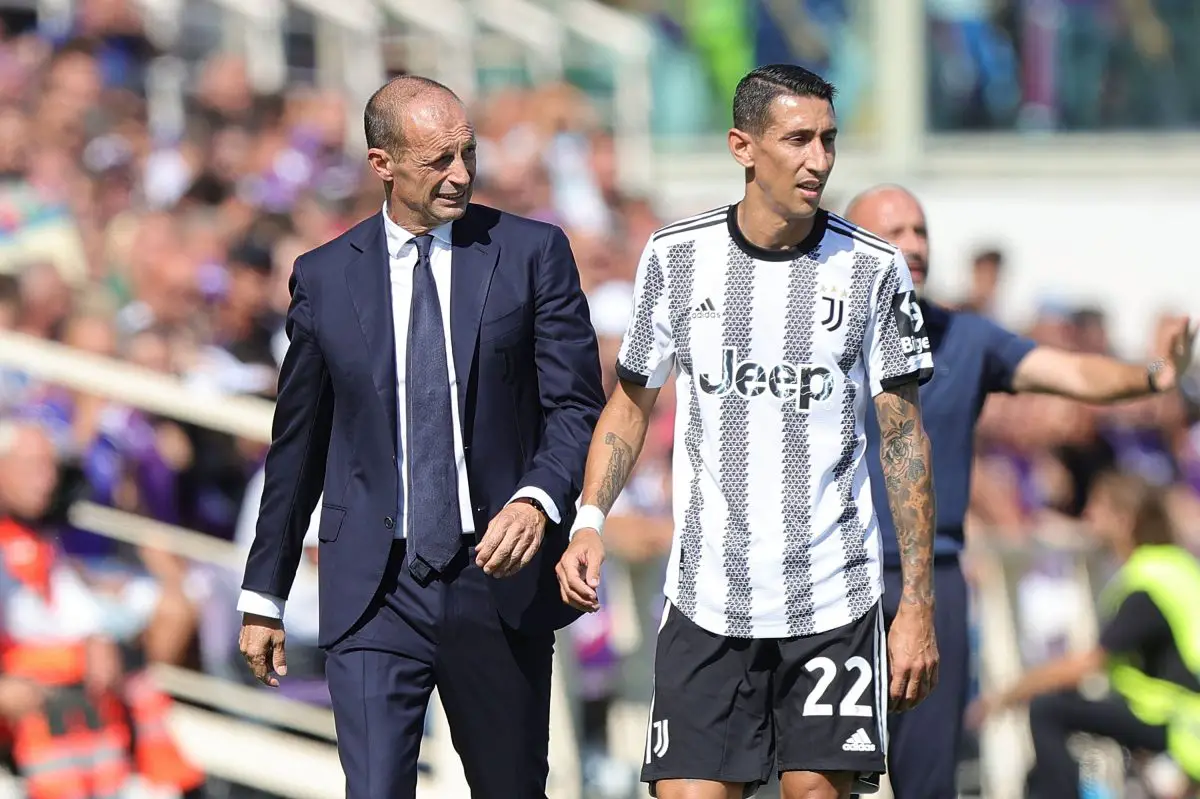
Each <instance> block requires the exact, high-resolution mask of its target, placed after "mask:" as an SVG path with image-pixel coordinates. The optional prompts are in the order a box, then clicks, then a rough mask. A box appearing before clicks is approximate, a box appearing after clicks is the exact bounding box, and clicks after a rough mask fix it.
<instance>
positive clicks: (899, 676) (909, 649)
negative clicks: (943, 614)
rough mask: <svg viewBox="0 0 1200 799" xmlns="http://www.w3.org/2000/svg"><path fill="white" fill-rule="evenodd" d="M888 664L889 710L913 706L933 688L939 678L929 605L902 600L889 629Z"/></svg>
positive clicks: (911, 707) (906, 708)
mask: <svg viewBox="0 0 1200 799" xmlns="http://www.w3.org/2000/svg"><path fill="white" fill-rule="evenodd" d="M888 667H889V669H888V670H889V671H890V672H891V684H890V686H889V689H888V698H889V700H890V701H889V703H888V706H889V709H890V710H892V711H894V712H897V713H902V712H904V711H905V710H912V709H913V708H914V707H916V706H917V705H919V704H921V702H922V701H923V700H924V699H925V697H927V696H929V694H930V692H931V691H933V688H934V686H935V685H937V681H938V648H937V634H936V633H935V632H934V629H933V607H932V605H910V604H905V603H904V601H903V600H901V603H900V609H899V610H898V611H897V612H896V618H895V619H893V620H892V628H891V630H890V631H889V632H888Z"/></svg>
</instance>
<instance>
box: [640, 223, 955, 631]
mask: <svg viewBox="0 0 1200 799" xmlns="http://www.w3.org/2000/svg"><path fill="white" fill-rule="evenodd" d="M929 350H930V348H929V339H928V335H927V333H926V331H925V326H924V319H923V318H922V315H921V310H920V308H919V307H918V305H917V302H916V298H915V296H914V294H913V287H912V278H911V276H910V275H909V271H908V265H907V264H906V263H905V261H904V257H903V256H902V255H901V254H900V253H899V251H897V250H896V248H895V247H892V246H891V245H890V244H887V243H886V242H884V241H883V240H882V239H879V238H877V237H876V236H873V235H871V234H870V233H867V232H866V231H863V230H861V229H860V228H858V227H856V226H855V225H852V224H850V223H849V222H847V221H845V220H843V219H841V218H840V217H837V216H835V215H833V214H829V213H826V212H824V211H822V212H819V213H818V215H817V217H816V220H815V225H814V227H813V231H812V233H811V234H810V235H809V236H808V238H807V239H806V240H805V241H804V242H803V243H802V244H801V246H800V247H798V248H796V249H793V250H789V251H786V252H783V251H770V250H764V249H761V248H759V247H756V246H754V245H753V244H751V243H750V242H749V241H747V240H746V239H745V237H744V236H743V235H742V234H741V232H740V231H739V229H738V225H737V206H728V207H723V208H719V209H716V210H713V211H710V212H708V213H705V214H700V215H698V216H694V217H691V218H689V219H685V220H682V221H680V222H676V223H674V224H672V225H667V226H666V227H664V228H662V229H661V230H659V231H658V232H657V233H655V234H654V235H653V236H652V237H651V239H650V241H649V242H648V243H647V245H646V248H645V251H644V252H643V254H642V258H641V262H640V264H639V266H638V274H637V280H636V284H635V297H634V306H633V313H632V314H631V317H630V321H629V326H628V329H627V330H626V333H625V337H624V340H623V341H622V344H621V350H620V354H619V356H618V363H617V370H618V372H619V374H620V376H621V377H622V378H623V379H625V380H627V381H631V382H634V383H637V384H640V385H644V386H649V387H658V386H662V385H663V384H664V383H665V382H666V381H667V380H668V379H669V378H670V377H671V376H672V375H673V374H676V375H677V382H676V388H677V402H678V407H677V413H676V418H675V450H674V463H673V472H674V474H673V492H674V496H673V499H674V519H675V538H674V543H673V545H672V550H671V558H670V562H669V565H668V567H667V579H666V587H665V591H666V596H667V598H668V599H670V600H671V602H672V603H673V604H674V605H675V606H676V607H678V608H679V610H680V611H681V612H683V613H684V614H685V615H686V616H687V617H688V618H689V619H691V620H692V621H693V622H695V623H696V624H698V625H700V626H701V627H703V628H705V629H707V630H709V631H711V632H714V633H717V634H720V635H727V636H734V637H742V638H782V637H790V636H796V635H807V634H811V633H816V632H823V631H825V630H830V629H833V628H835V627H839V626H841V625H844V624H848V623H849V622H851V621H853V620H855V619H857V618H859V617H860V616H862V615H863V614H864V613H865V612H866V611H867V610H868V609H870V607H871V606H872V605H873V604H874V603H875V602H876V600H878V598H879V596H880V594H881V591H882V582H881V576H880V545H879V526H878V523H877V522H876V518H875V511H874V507H873V505H872V501H871V491H870V488H869V484H868V479H869V478H868V476H867V467H866V464H865V463H864V462H863V452H864V450H865V447H866V437H865V431H864V429H863V424H864V418H865V415H866V403H868V402H870V401H871V397H873V396H875V395H876V394H878V393H879V392H881V391H883V390H885V389H887V388H889V387H891V386H895V385H899V384H901V383H903V382H905V381H910V380H914V379H918V380H920V381H922V382H924V381H925V380H928V379H929V377H930V376H931V375H932V373H933V359H932V356H931V355H930V351H929Z"/></svg>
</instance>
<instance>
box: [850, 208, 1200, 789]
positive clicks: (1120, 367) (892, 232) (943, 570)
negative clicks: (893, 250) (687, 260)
mask: <svg viewBox="0 0 1200 799" xmlns="http://www.w3.org/2000/svg"><path fill="white" fill-rule="evenodd" d="M846 216H847V218H848V219H850V220H852V221H853V222H854V223H855V224H858V225H861V226H862V227H863V228H865V229H867V230H870V231H871V232H872V233H874V234H876V235H879V236H882V237H883V238H885V239H887V240H888V241H890V242H892V243H893V244H895V245H896V246H897V247H899V248H900V249H901V251H902V252H903V253H904V259H905V261H906V262H907V263H908V264H909V266H910V269H911V270H912V277H913V283H914V284H915V286H916V290H917V293H918V294H920V293H921V292H922V290H923V289H924V285H925V280H926V278H927V277H928V274H929V235H928V233H929V231H928V226H927V225H926V221H925V212H924V210H923V209H922V208H921V204H920V203H919V202H918V201H917V199H916V198H915V197H914V196H913V195H912V194H911V193H910V192H908V191H907V190H906V189H904V188H901V187H899V186H876V187H874V188H872V189H869V190H867V191H865V192H863V193H862V194H860V195H859V196H858V197H856V198H855V199H854V200H853V201H852V202H851V203H850V206H849V207H848V208H847V210H846ZM919 307H920V309H921V310H920V312H921V316H922V318H923V319H924V321H925V335H926V336H928V340H929V342H930V343H931V345H932V348H933V354H934V358H935V359H936V360H937V376H936V377H935V378H934V379H933V380H931V381H930V382H929V383H928V384H927V385H925V386H923V387H922V388H921V392H920V393H921V405H922V406H923V408H924V414H925V419H926V421H927V422H928V424H929V438H930V439H931V441H932V445H933V466H934V471H935V472H936V473H937V475H938V481H937V538H936V540H935V542H934V569H933V572H934V583H935V585H936V588H937V595H938V599H939V601H938V603H937V614H936V624H937V638H938V645H939V650H940V653H941V668H940V670H939V676H940V680H939V683H938V689H937V691H935V692H934V693H933V695H932V696H931V697H930V699H929V701H927V702H924V703H922V705H921V706H920V707H919V708H917V709H915V710H913V711H912V712H909V713H904V714H901V715H897V716H894V717H892V718H891V719H890V728H891V730H890V731H891V735H890V736H889V737H890V739H891V742H890V748H889V755H890V756H889V758H888V764H889V769H888V771H889V773H888V778H889V780H890V781H891V785H892V792H893V793H894V795H895V797H896V799H954V797H955V796H957V791H956V789H955V772H956V766H957V763H958V742H959V738H960V736H961V732H962V723H963V712H964V708H965V705H966V701H967V688H968V680H969V677H970V655H971V652H970V644H969V641H968V637H967V635H968V619H967V586H966V582H965V580H964V579H963V575H962V571H961V569H960V568H959V562H958V557H959V552H960V550H961V549H962V546H963V520H964V518H965V516H966V513H967V505H968V502H969V499H970V489H971V486H970V477H971V464H972V461H973V460H974V440H975V422H976V420H977V419H978V418H979V412H980V410H981V409H982V408H983V402H984V400H985V399H986V398H987V395H988V394H989V393H991V392H1014V393H1015V392H1026V391H1028V392H1037V393H1042V394H1053V395H1058V396H1061V397H1069V398H1072V399H1077V400H1082V401H1084V402H1091V403H1112V402H1117V401H1119V400H1122V399H1133V398H1137V397H1144V396H1147V395H1149V394H1152V393H1156V392H1162V391H1169V390H1172V389H1174V388H1175V387H1176V385H1177V383H1178V379H1179V377H1180V376H1181V375H1182V374H1183V373H1184V372H1185V371H1186V370H1187V368H1188V365H1189V364H1190V363H1191V361H1192V340H1193V337H1194V333H1193V332H1192V331H1191V330H1190V329H1189V325H1188V322H1187V320H1183V321H1182V322H1180V323H1179V325H1178V327H1177V329H1176V330H1175V331H1174V334H1173V335H1172V337H1171V340H1170V346H1169V349H1170V357H1169V358H1166V359H1163V360H1159V361H1155V362H1153V363H1151V364H1149V365H1146V364H1130V363H1122V362H1121V361H1119V360H1116V359H1114V358H1109V357H1105V356H1102V355H1091V354H1084V353H1074V352H1067V351H1064V350H1060V349H1056V348H1053V347H1044V346H1037V345H1036V344H1034V342H1033V341H1030V340H1029V339H1026V338H1023V337H1021V336H1017V335H1016V334H1014V333H1011V332H1009V331H1007V330H1005V329H1004V328H1002V327H1000V326H998V325H996V324H994V323H993V322H990V321H988V320H987V319H985V318H984V317H982V316H978V315H976V314H973V313H966V312H960V311H951V310H949V309H947V308H943V307H941V306H939V305H937V304H935V303H931V302H928V301H927V300H925V299H922V300H921V301H920V303H919ZM870 429H871V426H870V425H868V430H870ZM868 443H869V447H870V449H871V450H875V449H876V448H879V447H880V446H881V445H882V449H883V451H884V452H885V453H886V452H887V450H888V448H889V446H890V445H889V444H888V442H887V440H886V438H885V439H883V440H882V441H881V440H880V439H878V438H876V437H874V436H868ZM872 458H873V456H871V455H868V457H867V463H868V465H869V466H871V467H872V469H873V470H874V469H875V466H874V463H873V462H872ZM881 476H882V475H881V474H879V473H875V474H873V475H872V478H871V488H872V490H873V492H874V494H875V496H876V498H877V500H876V501H878V500H879V498H881V497H882V496H883V491H882V490H881V487H880V486H879V485H878V484H877V481H878V480H879V479H880V477H881ZM891 521H892V520H891V518H890V517H889V516H888V514H886V513H882V514H881V515H880V525H881V527H882V529H883V530H884V533H883V535H882V536H881V538H882V540H883V542H884V547H885V549H884V571H883V574H884V584H885V586H886V590H885V591H884V611H885V613H886V614H887V616H888V618H889V619H890V618H891V614H892V613H897V612H899V609H901V606H900V605H899V604H898V602H897V600H898V596H899V593H898V592H899V591H900V586H901V585H902V584H903V583H904V581H905V580H906V579H907V577H906V576H905V574H904V571H903V569H904V560H903V554H904V551H903V549H896V548H895V547H892V546H891V545H890V544H891V536H890V535H889V533H888V530H889V529H890V527H891Z"/></svg>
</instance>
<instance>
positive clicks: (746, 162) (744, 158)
mask: <svg viewBox="0 0 1200 799" xmlns="http://www.w3.org/2000/svg"><path fill="white" fill-rule="evenodd" d="M728 138H729V152H730V154H731V155H733V159H734V160H735V161H737V162H738V163H739V164H741V165H742V166H743V167H744V168H746V169H753V168H754V137H753V136H751V135H750V134H749V133H747V132H746V131H744V130H739V129H737V128H730V130H729V137H728Z"/></svg>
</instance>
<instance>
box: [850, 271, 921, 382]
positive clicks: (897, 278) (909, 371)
mask: <svg viewBox="0 0 1200 799" xmlns="http://www.w3.org/2000/svg"><path fill="white" fill-rule="evenodd" d="M866 347H867V359H866V360H867V378H868V380H869V381H870V386H871V396H872V397H874V396H876V395H878V394H879V393H881V392H883V391H888V390H890V389H892V388H895V387H896V386H899V385H903V384H904V383H907V382H909V381H911V380H917V381H918V382H920V383H922V384H923V383H927V382H928V381H929V379H930V378H932V377H933V354H932V353H931V351H930V345H929V331H928V330H927V329H926V327H925V315H924V313H923V312H922V311H921V306H920V304H919V303H918V302H917V295H916V293H915V292H914V291H913V283H912V275H911V274H910V273H909V271H908V264H907V263H906V262H905V260H904V256H903V255H900V253H896V255H895V256H894V257H893V258H892V262H891V263H890V264H888V266H887V267H886V268H884V269H883V270H882V271H881V272H880V273H879V275H878V276H877V277H876V281H875V290H874V292H873V293H872V298H871V309H870V316H869V318H868V320H867V334H866Z"/></svg>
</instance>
